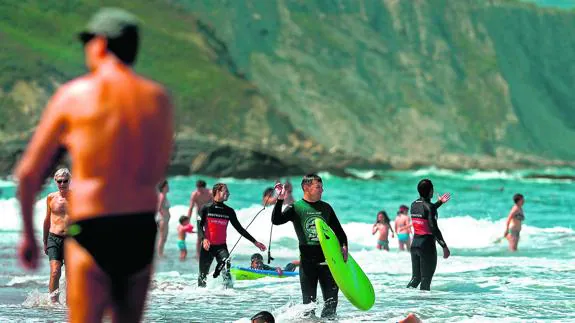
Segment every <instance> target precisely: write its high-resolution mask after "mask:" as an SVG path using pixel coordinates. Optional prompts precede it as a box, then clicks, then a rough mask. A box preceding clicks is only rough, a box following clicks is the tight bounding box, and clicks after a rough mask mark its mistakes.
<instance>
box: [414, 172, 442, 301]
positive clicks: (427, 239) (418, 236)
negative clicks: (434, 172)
mask: <svg viewBox="0 0 575 323" xmlns="http://www.w3.org/2000/svg"><path fill="white" fill-rule="evenodd" d="M417 191H418V192H419V198H418V199H417V200H415V201H414V202H413V203H412V204H411V222H412V223H413V230H414V233H415V234H414V236H413V242H412V244H411V268H412V276H411V281H410V282H409V284H408V285H407V287H412V288H417V286H418V285H419V283H421V287H420V289H421V290H430V288H431V279H432V278H433V274H434V273H435V268H436V267H437V250H436V249H435V241H437V243H439V245H440V246H441V247H442V248H443V258H445V259H447V258H448V257H449V255H450V252H449V248H447V244H446V243H445V241H444V240H443V235H442V234H441V231H439V227H438V226H437V208H439V207H440V206H441V205H442V204H443V203H447V201H449V199H450V198H451V194H449V193H446V194H443V195H442V196H440V197H439V201H437V202H436V203H434V204H432V203H431V198H432V197H433V183H431V181H430V180H428V179H423V180H421V181H420V182H419V184H417Z"/></svg>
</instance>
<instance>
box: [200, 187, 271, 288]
mask: <svg viewBox="0 0 575 323" xmlns="http://www.w3.org/2000/svg"><path fill="white" fill-rule="evenodd" d="M212 195H213V197H214V200H213V202H211V203H209V204H206V205H204V207H202V209H201V210H200V215H201V221H200V226H199V228H198V235H200V236H201V239H202V246H203V248H202V250H201V252H200V274H199V277H198V286H199V287H206V279H207V275H208V271H209V270H210V266H211V265H212V262H213V261H214V258H216V261H217V262H218V267H224V262H225V261H226V260H228V257H229V252H228V246H227V244H226V240H227V229H228V224H229V223H231V224H232V226H233V227H234V229H236V230H237V231H238V232H239V234H241V235H242V236H243V237H244V238H246V239H248V240H249V241H250V242H251V243H253V244H254V245H255V246H256V247H258V249H260V250H261V251H265V250H266V246H265V245H264V244H263V243H261V242H258V241H256V239H254V237H252V236H251V235H250V234H249V233H248V232H247V231H246V229H244V228H243V227H242V225H241V224H240V221H238V217H237V216H236V212H235V211H234V209H232V208H231V207H229V206H227V205H226V204H224V202H225V201H227V200H228V198H229V197H230V191H229V190H228V186H227V185H226V184H223V183H217V184H216V185H214V188H213V189H212ZM223 276H224V281H225V282H226V286H229V285H230V284H231V278H232V277H231V275H230V272H229V270H225V272H224V275H223Z"/></svg>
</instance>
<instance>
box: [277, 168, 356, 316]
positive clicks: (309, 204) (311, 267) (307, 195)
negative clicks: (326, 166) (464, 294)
mask: <svg viewBox="0 0 575 323" xmlns="http://www.w3.org/2000/svg"><path fill="white" fill-rule="evenodd" d="M277 186H278V187H281V188H280V193H279V196H278V199H277V202H276V205H275V207H274V210H273V213H272V223H273V224H275V225H281V224H284V223H287V222H289V221H291V222H292V223H293V226H294V229H295V232H296V235H297V237H298V240H299V250H300V270H299V273H300V275H299V278H300V285H301V293H302V298H303V303H304V304H309V303H311V302H315V300H316V298H317V283H318V282H319V285H320V287H321V292H322V294H323V300H324V303H325V305H324V308H323V311H322V313H321V317H323V318H325V317H333V316H335V312H336V309H337V294H338V292H339V288H338V286H337V284H336V283H335V281H334V279H333V276H332V274H331V272H330V270H329V268H328V266H326V265H325V264H322V263H324V262H325V257H324V254H323V251H322V250H321V246H320V245H319V240H318V238H317V231H316V228H315V219H317V218H321V219H323V220H324V221H325V222H326V223H327V224H328V225H329V226H330V227H331V229H332V230H333V232H334V233H335V235H336V236H337V238H338V240H339V243H340V244H341V250H342V254H343V259H344V261H347V236H346V235H345V232H344V231H343V228H342V227H341V224H340V223H339V220H338V219H337V216H336V215H335V212H334V211H333V209H332V207H331V206H330V205H329V204H328V203H326V202H324V201H321V195H322V193H323V183H322V180H321V177H319V176H318V175H316V174H309V175H306V176H304V177H303V179H302V181H301V187H302V189H303V199H301V200H299V201H297V202H295V203H294V204H293V205H290V206H288V207H287V208H286V209H285V210H284V211H283V212H282V205H283V202H284V199H285V198H286V197H287V195H288V192H287V190H286V189H285V186H282V185H281V184H278V185H277ZM313 314H314V311H311V312H310V313H309V315H313Z"/></svg>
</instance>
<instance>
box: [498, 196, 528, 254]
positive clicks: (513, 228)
mask: <svg viewBox="0 0 575 323" xmlns="http://www.w3.org/2000/svg"><path fill="white" fill-rule="evenodd" d="M513 202H515V204H514V205H513V207H512V208H511V211H510V212H509V216H508V217H507V223H506V224H505V233H504V234H503V237H505V238H507V240H508V241H509V250H511V251H517V245H518V244H519V233H520V232H521V224H522V223H523V221H524V220H525V215H524V214H523V204H524V203H525V198H524V197H523V195H521V194H515V195H513Z"/></svg>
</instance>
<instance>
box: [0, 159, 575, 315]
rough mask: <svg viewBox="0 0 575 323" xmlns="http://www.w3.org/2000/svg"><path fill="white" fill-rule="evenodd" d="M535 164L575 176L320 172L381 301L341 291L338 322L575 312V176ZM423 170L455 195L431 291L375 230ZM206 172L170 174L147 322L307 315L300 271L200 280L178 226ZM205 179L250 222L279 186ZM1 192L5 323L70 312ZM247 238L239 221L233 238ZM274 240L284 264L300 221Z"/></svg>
mask: <svg viewBox="0 0 575 323" xmlns="http://www.w3.org/2000/svg"><path fill="white" fill-rule="evenodd" d="M533 172H536V173H547V174H570V175H575V170H574V169H542V170H537V171H516V172H480V171H467V172H454V171H449V170H442V169H434V168H429V169H422V170H418V171H409V172H407V171H406V172H397V171H392V172H378V171H371V172H359V171H358V172H356V173H357V175H358V176H362V177H370V176H372V175H374V174H377V175H379V176H381V179H378V180H359V179H348V178H339V177H335V176H332V175H330V174H327V173H326V174H321V175H322V176H323V179H324V188H325V192H324V198H323V199H324V200H325V201H327V202H329V203H330V204H331V205H332V206H333V207H334V209H335V211H336V213H337V214H338V217H339V218H340V221H341V222H342V223H343V227H344V230H345V231H346V233H347V236H348V239H349V243H350V252H351V253H352V254H353V256H354V258H355V259H356V260H357V262H358V263H359V264H360V265H361V266H362V268H363V269H364V270H365V271H366V273H367V275H368V277H369V278H370V279H371V281H372V283H373V285H374V288H375V291H376V303H375V305H374V306H373V308H372V309H371V310H369V311H367V312H362V311H359V310H357V309H355V308H354V307H353V306H352V305H351V304H350V303H349V302H348V301H347V300H346V299H345V297H344V296H343V295H342V294H341V293H340V296H339V297H340V298H339V306H338V319H337V321H338V322H360V321H365V322H396V321H397V320H398V319H401V318H403V317H405V316H406V315H407V314H408V313H410V312H413V313H416V314H417V315H418V316H419V317H420V318H422V319H423V321H424V322H575V260H574V259H575V231H574V230H575V217H574V215H573V211H574V210H575V198H574V196H573V194H574V193H575V183H574V182H570V181H565V180H546V179H540V180H531V179H526V178H525V176H526V175H528V174H529V173H533ZM424 177H427V178H430V179H432V180H433V181H434V184H435V188H436V191H437V193H443V192H451V193H452V199H451V201H450V202H449V203H447V204H446V205H444V206H442V207H441V208H440V210H439V227H440V228H441V230H442V232H443V235H444V238H445V240H446V241H447V244H448V245H449V246H450V249H451V254H452V255H451V257H450V258H449V259H443V258H440V259H439V260H438V266H437V271H436V274H435V276H434V279H433V282H432V290H431V291H430V292H422V291H419V290H413V289H406V288H405V286H406V284H407V283H408V281H409V279H410V275H411V262H410V257H409V254H408V253H406V252H400V251H398V249H397V240H392V241H391V242H390V247H391V251H390V252H384V251H379V250H376V249H375V244H376V238H375V237H374V236H373V235H371V231H370V229H371V225H372V223H373V222H374V219H375V215H376V213H377V211H379V210H381V209H384V210H386V211H387V212H388V214H390V215H391V218H392V219H393V218H394V216H395V213H396V211H397V209H398V207H399V205H400V204H410V203H411V202H412V201H413V200H414V199H415V198H416V197H417V192H416V185H417V182H418V181H419V180H420V179H421V178H424ZM197 179H198V177H195V176H194V177H174V178H171V179H170V184H171V192H170V193H169V198H170V200H171V202H172V208H171V213H172V220H171V221H170V234H169V238H168V243H167V246H166V247H167V251H166V253H167V258H166V259H162V260H156V273H155V275H154V278H153V279H154V282H153V288H152V290H151V292H150V296H149V299H148V305H147V310H146V314H145V321H146V322H249V320H248V318H249V317H250V316H251V315H253V314H255V313H256V312H259V311H261V310H268V311H270V312H272V313H273V314H274V315H275V316H276V318H277V320H278V322H300V321H301V322H305V320H303V319H302V318H301V317H302V313H303V312H304V311H305V310H306V309H308V308H309V307H310V306H311V307H317V308H318V309H320V308H321V307H322V302H321V301H320V302H319V303H318V304H313V305H309V306H303V305H301V292H300V287H299V279H298V278H286V279H273V278H265V279H261V280H256V281H236V282H235V286H234V288H233V289H224V288H223V286H222V282H221V281H220V280H219V279H215V280H214V279H212V280H210V281H209V282H208V288H206V289H198V288H197V273H198V263H197V262H196V260H195V259H194V257H193V254H194V244H193V241H194V240H195V238H196V237H195V235H191V236H189V237H188V248H189V251H190V255H189V259H187V260H186V261H185V262H180V261H179V260H178V251H177V247H176V240H177V236H176V231H175V228H176V226H177V218H178V217H179V216H180V215H183V214H185V212H186V210H187V203H188V199H189V194H190V192H191V191H192V190H193V189H194V183H195V181H196V180H197ZM204 179H205V180H206V181H207V182H208V185H213V184H214V183H215V182H216V181H221V182H224V183H227V184H228V186H229V189H230V191H231V197H230V200H229V202H228V204H229V205H230V206H232V207H233V208H235V209H236V212H237V213H238V216H239V219H240V221H241V222H242V224H243V225H244V226H245V225H247V224H248V223H249V222H250V221H251V220H252V219H253V217H254V216H255V215H256V213H257V212H258V211H260V210H261V209H262V206H261V205H260V204H259V203H260V202H261V196H262V192H263V190H264V189H265V188H266V187H268V186H272V185H273V182H272V181H264V180H238V179H233V178H220V179H214V178H206V177H204ZM299 180H300V178H296V177H293V178H291V181H292V183H294V184H295V185H294V186H295V189H294V193H295V194H294V195H295V197H296V198H301V196H302V192H301V190H300V189H299V185H298V183H299ZM52 190H55V187H54V186H51V185H49V186H47V187H46V189H45V191H44V192H43V194H42V197H45V195H46V194H47V192H49V191H52ZM0 191H1V195H0V210H2V220H1V221H0V321H2V322H4V321H16V322H48V321H49V322H63V321H65V320H66V307H65V305H51V304H50V302H49V295H48V293H47V284H48V273H49V270H48V259H47V257H45V256H44V258H43V259H42V265H41V267H40V268H39V270H37V271H36V272H26V271H24V270H23V269H22V268H21V267H19V265H18V264H17V261H16V258H15V250H16V249H15V248H16V245H17V242H18V240H19V230H20V228H21V221H20V217H19V211H18V208H17V202H16V200H15V198H14V184H13V183H11V182H9V181H4V182H0ZM517 192H520V193H523V194H524V195H525V198H526V204H525V207H524V209H525V215H526V221H525V223H524V224H525V225H524V229H523V231H522V232H521V241H520V244H519V251H518V252H516V253H510V252H509V251H508V250H507V243H506V241H500V242H496V240H497V238H499V237H500V236H501V235H502V234H503V232H504V225H505V219H506V216H507V213H508V212H509V209H510V208H511V206H512V196H513V194H514V193H517ZM44 212H45V200H44V199H39V201H38V203H37V205H36V218H35V223H36V230H37V233H38V239H40V237H41V228H42V226H41V225H42V220H43V215H44ZM270 216H271V207H268V208H267V209H265V210H264V211H263V212H261V213H260V215H259V216H258V217H257V218H256V219H255V221H254V222H253V224H252V225H251V226H250V227H249V229H248V231H249V232H250V233H252V235H253V236H254V237H255V238H256V239H257V240H259V241H261V242H263V243H265V244H266V245H268V239H269V233H270ZM237 239H238V234H237V232H235V230H234V229H233V228H232V227H231V226H230V228H229V230H228V246H230V247H231V246H232V245H233V244H234V243H235V242H236V240H237ZM271 247H272V255H273V257H275V258H276V260H275V262H274V263H275V264H277V265H284V264H285V263H287V262H288V261H290V260H292V259H295V258H297V256H298V252H297V241H296V238H295V233H294V231H293V227H292V226H291V224H286V225H283V226H279V227H278V226H276V227H274V230H273V239H272V246H271ZM438 251H439V252H440V250H438ZM254 252H257V249H256V248H255V247H254V246H253V245H252V244H251V243H249V242H247V241H246V240H243V239H242V240H241V241H240V243H239V244H238V247H237V248H236V250H235V251H234V253H233V260H232V263H233V264H236V265H248V263H249V257H250V255H251V254H252V253H254ZM265 254H266V253H264V256H265ZM63 283H64V278H63V279H62V281H61V284H63ZM319 295H321V291H319V290H318V296H319ZM64 297H65V294H64V295H62V298H64ZM320 299H321V297H320ZM316 321H319V320H316Z"/></svg>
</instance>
